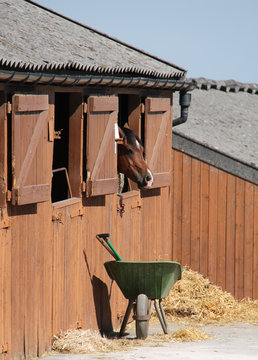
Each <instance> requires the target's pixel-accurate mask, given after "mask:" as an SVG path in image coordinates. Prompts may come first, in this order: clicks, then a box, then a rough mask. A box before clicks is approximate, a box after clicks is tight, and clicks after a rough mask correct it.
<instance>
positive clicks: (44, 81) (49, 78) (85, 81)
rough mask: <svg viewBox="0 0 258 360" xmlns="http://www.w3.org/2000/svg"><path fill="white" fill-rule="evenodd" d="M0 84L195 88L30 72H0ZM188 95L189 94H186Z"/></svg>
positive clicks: (192, 86)
mask: <svg viewBox="0 0 258 360" xmlns="http://www.w3.org/2000/svg"><path fill="white" fill-rule="evenodd" d="M0 82H4V83H16V84H27V85H56V86H101V87H102V86H103V87H120V88H121V87H125V88H131V87H135V88H147V89H148V88H151V89H168V90H172V91H183V92H187V91H191V90H193V89H195V88H196V84H195V83H194V82H193V81H191V80H190V81H189V80H187V81H184V80H175V79H168V78H166V79H161V78H150V77H141V76H115V75H103V74H101V75H90V74H85V73H84V74H82V75H78V74H72V73H67V74H58V73H44V72H32V71H17V70H2V69H0ZM188 95H190V94H188Z"/></svg>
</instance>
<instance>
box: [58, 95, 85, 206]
mask: <svg viewBox="0 0 258 360" xmlns="http://www.w3.org/2000/svg"><path fill="white" fill-rule="evenodd" d="M81 131H82V96H81V94H80V93H56V94H55V129H54V149H53V166H52V192H51V198H52V203H55V202H58V201H62V200H66V199H69V198H72V197H79V196H80V195H81V171H82V170H81V168H82V166H81V156H82V149H81V144H82V136H81Z"/></svg>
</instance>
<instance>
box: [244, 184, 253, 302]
mask: <svg viewBox="0 0 258 360" xmlns="http://www.w3.org/2000/svg"><path fill="white" fill-rule="evenodd" d="M244 191H245V208H244V219H245V223H244V297H245V298H248V297H249V298H252V297H253V291H252V290H253V289H252V285H253V256H254V254H253V246H254V202H253V201H254V185H253V184H251V183H249V182H247V181H246V182H245V189H244Z"/></svg>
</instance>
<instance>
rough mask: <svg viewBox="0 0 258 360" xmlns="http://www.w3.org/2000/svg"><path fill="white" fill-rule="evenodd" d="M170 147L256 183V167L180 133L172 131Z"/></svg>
mask: <svg viewBox="0 0 258 360" xmlns="http://www.w3.org/2000/svg"><path fill="white" fill-rule="evenodd" d="M172 136H173V139H172V147H173V149H175V150H179V151H181V152H183V153H185V154H187V155H190V156H192V157H194V158H196V159H199V160H201V161H204V162H205V163H207V164H209V165H212V166H215V167H216V168H218V169H221V170H224V171H226V172H228V173H230V174H233V175H235V176H237V177H239V178H241V179H244V180H247V181H249V182H251V183H253V184H255V185H258V168H257V167H255V166H252V165H251V164H248V163H245V162H243V161H241V160H238V159H235V158H232V157H230V156H228V155H226V154H223V153H221V152H219V151H218V150H214V149H212V148H209V147H208V146H207V145H204V144H201V143H199V142H196V141H195V140H193V139H191V138H188V137H186V136H184V135H181V134H176V133H174V132H173V133H172Z"/></svg>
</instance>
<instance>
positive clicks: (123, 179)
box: [118, 94, 145, 193]
mask: <svg viewBox="0 0 258 360" xmlns="http://www.w3.org/2000/svg"><path fill="white" fill-rule="evenodd" d="M143 102H144V99H143V98H141V97H140V96H139V95H133V94H120V95H119V113H118V125H119V126H120V127H128V128H129V129H131V130H133V131H134V132H135V133H136V135H137V136H138V138H139V139H140V141H141V143H142V145H143V147H144V130H145V126H144V111H143V109H144V106H143ZM143 155H144V154H143ZM118 162H119V159H118ZM118 165H119V164H118ZM118 176H119V192H120V193H124V192H128V191H131V190H139V188H138V185H137V183H136V182H135V181H132V180H130V179H129V178H128V177H127V176H126V175H124V174H120V173H119V174H118Z"/></svg>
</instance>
